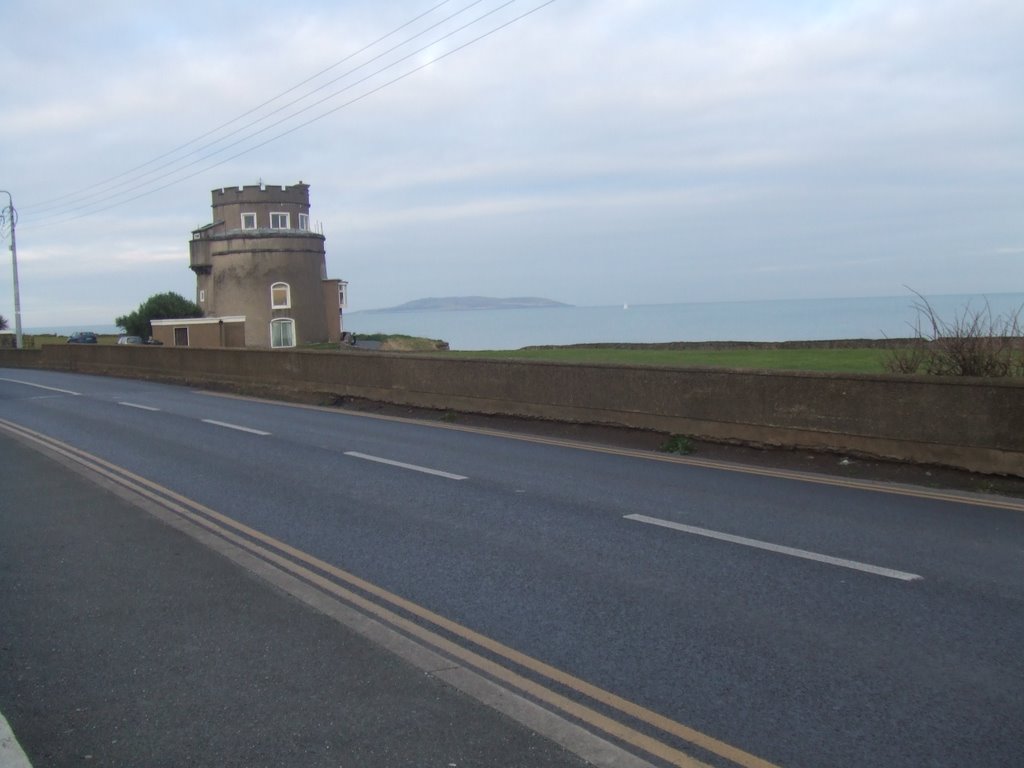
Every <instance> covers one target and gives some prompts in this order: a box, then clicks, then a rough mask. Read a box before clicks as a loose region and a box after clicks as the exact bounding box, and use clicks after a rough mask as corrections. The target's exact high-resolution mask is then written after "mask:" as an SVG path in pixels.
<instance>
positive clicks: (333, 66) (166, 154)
mask: <svg viewBox="0 0 1024 768" xmlns="http://www.w3.org/2000/svg"><path fill="white" fill-rule="evenodd" d="M449 2H451V0H441V2H439V3H437V4H436V5H434V6H432V7H430V8H428V9H427V10H426V11H424V12H423V13H421V14H419V15H418V16H414V17H413V18H411V19H409V21H406V22H405V23H404V24H400V25H399V26H397V27H395V28H394V29H392V30H391V31H390V32H388V33H387V34H385V35H382V36H381V37H378V38H377V39H376V40H374V41H373V42H372V43H367V44H366V45H364V46H363V47H362V48H360V49H359V50H357V51H354V52H353V53H350V54H349V55H347V56H345V57H343V58H341V59H339V60H338V61H336V62H334V63H333V64H331V65H330V66H327V67H325V68H323V69H321V70H320V71H319V72H317V73H316V74H313V75H310V76H309V77H307V78H306V79H305V80H302V81H300V82H298V83H296V84H295V85H293V86H291V87H290V88H287V89H286V90H284V91H281V92H280V93H278V94H277V95H275V96H272V97H270V98H269V99H267V100H266V101H264V102H263V103H262V104H257V105H256V106H255V107H252V108H251V109H249V110H247V111H245V112H243V113H241V114H240V115H237V116H235V117H233V118H231V119H230V120H228V121H227V122H224V123H221V124H220V125H218V126H217V127H215V128H211V129H210V130H208V131H206V132H205V133H202V134H200V135H198V136H196V137H195V138H193V139H190V140H189V141H187V142H185V143H184V144H180V145H179V146H177V147H175V148H174V149H171V150H169V151H167V152H164V153H163V154H161V155H157V156H156V157H154V158H152V159H151V160H147V161H146V162H144V163H141V164H140V165H137V166H135V167H134V168H129V169H128V170H127V171H123V172H122V173H119V174H117V175H116V176H111V177H109V178H107V179H104V180H102V181H100V182H98V183H97V184H90V185H89V186H88V187H83V188H81V189H79V190H76V191H74V192H68V193H65V194H63V195H59V196H57V197H52V198H49V199H46V200H42V201H40V202H38V203H31V204H29V205H25V206H22V207H23V208H24V209H25V210H30V209H36V208H42V209H44V210H49V209H50V208H52V207H54V206H52V205H51V204H52V203H56V202H57V201H60V200H66V199H67V198H69V197H76V196H80V195H81V194H82V193H85V192H95V191H96V188H97V187H100V188H102V187H105V186H108V185H109V184H110V183H111V182H114V181H117V180H118V179H120V178H123V177H124V176H128V175H129V174H132V173H135V172H136V171H139V170H142V169H143V168H146V167H148V166H150V165H152V164H153V163H156V162H159V161H160V160H163V159H164V158H166V157H170V156H171V155H174V154H177V153H178V152H180V151H182V150H183V149H187V148H188V147H190V146H192V145H193V144H195V143H196V142H199V141H202V140H203V139H205V138H207V137H209V136H212V135H213V134H215V133H217V132H218V131H220V130H223V129H224V128H227V127H228V126H230V125H234V124H235V123H237V122H238V121H239V120H242V119H243V118H246V117H248V116H249V115H251V114H254V113H255V112H258V111H259V110H261V109H263V108H264V107H266V106H268V105H270V104H273V103H274V102H275V101H277V100H278V99H281V98H283V97H284V96H287V95H288V94H289V93H292V92H293V91H297V90H298V89H299V88H301V87H302V86H304V85H306V84H307V83H310V82H312V81H313V80H316V79H317V78H318V77H320V76H321V75H324V74H327V73H328V72H330V71H331V70H333V69H336V68H337V67H340V66H341V65H342V64H344V63H345V62H346V61H350V60H351V59H353V58H355V57H356V56H358V55H359V54H361V53H365V52H366V51H368V50H370V49H371V48H373V47H374V46H376V45H378V44H379V43H382V42H383V41H385V40H387V39H388V38H389V37H393V36H394V35H396V34H398V33H399V32H401V31H402V30H403V29H405V28H406V27H409V26H411V25H413V24H415V23H416V22H417V21H420V20H421V19H423V18H425V17H426V16H429V15H430V14H431V13H433V12H434V11H436V10H437V9H438V8H440V7H441V6H443V5H447V4H448V3H449ZM479 2H481V0H476V2H474V3H472V4H471V5H470V6H467V8H471V7H472V6H473V5H476V4H477V3H479ZM464 10H466V9H465V8H464V9H463V11H464ZM461 12H462V11H460V12H459V13H461ZM455 15H458V14H455ZM449 18H451V17H449ZM56 207H62V206H56Z"/></svg>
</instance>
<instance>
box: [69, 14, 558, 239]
mask: <svg viewBox="0 0 1024 768" xmlns="http://www.w3.org/2000/svg"><path fill="white" fill-rule="evenodd" d="M512 2H515V0H508V2H506V3H505V4H504V5H502V6H499V7H498V8H495V9H493V10H492V11H489V12H488V13H486V14H483V15H482V16H480V17H478V18H477V19H475V20H474V21H472V22H469V23H468V24H465V25H463V26H462V27H460V28H458V29H456V30H453V31H452V32H449V33H447V34H446V35H444V36H442V37H441V38H438V39H437V40H435V41H433V42H431V43H430V44H428V45H426V46H424V47H422V48H420V49H417V50H416V51H414V52H412V53H410V54H408V55H406V56H404V57H402V58H401V59H398V60H397V61H395V62H392V63H391V64H388V65H387V66H385V67H382V68H381V69H379V70H377V71H375V72H374V73H372V74H370V75H367V76H366V77H364V78H362V79H361V80H359V81H357V82H356V83H353V84H351V85H349V86H346V87H345V88H343V89H341V90H340V91H337V92H335V93H333V94H331V95H329V96H327V97H325V98H323V99H321V100H319V101H317V102H315V103H314V104H311V105H308V106H306V107H304V108H302V109H300V110H297V111H296V112H294V113H292V114H290V115H289V116H288V117H286V118H282V119H281V120H279V121H277V122H276V123H273V124H272V125H270V126H267V127H265V128H262V129H260V130H258V131H255V132H253V133H251V134H249V135H247V136H245V137H243V138H242V139H239V140H238V141H236V142H233V143H232V144H230V145H227V146H226V147H222V148H221V149H219V150H217V151H216V152H213V153H210V154H209V155H206V156H204V157H201V158H199V159H197V160H194V161H192V162H191V163H188V164H186V165H185V166H183V167H182V168H179V169H178V170H176V171H171V172H169V173H167V174H164V175H163V176H160V177H158V178H156V179H152V180H150V181H149V182H146V183H143V184H139V185H137V186H136V187H134V188H131V189H128V190H125V191H123V192H121V193H118V194H115V195H111V196H108V197H107V198H104V199H103V200H99V201H96V202H94V203H92V204H90V205H88V206H85V207H87V208H93V210H88V211H84V212H82V213H79V214H77V215H74V216H70V217H69V218H66V219H63V220H59V221H57V222H55V224H64V223H68V222H70V221H75V220H77V219H81V218H85V217H87V216H90V215H93V214H96V213H100V212H103V211H107V210H110V209H111V208H115V207H118V206H120V205H124V204H126V203H129V202H132V201H134V200H138V199H140V198H142V197H146V196H148V195H150V194H154V193H156V192H159V191H162V190H164V189H167V188H169V187H171V186H174V185H175V184H179V183H181V182H183V181H186V180H188V179H191V178H194V177H196V176H198V175H200V174H202V173H205V172H206V171H208V170H212V169H213V168H216V167H218V166H221V165H223V164H225V163H227V162H230V161H231V160H235V159H237V158H239V157H242V156H244V155H246V154H248V153H250V152H253V151H255V150H257V149H260V148H262V147H264V146H266V145H268V144H270V143H272V142H274V141H276V140H278V139H280V138H283V137H284V136H287V135H289V134H291V133H294V132H295V131H298V130H300V129H302V128H305V127H307V126H309V125H311V124H313V123H315V122H317V121H319V120H322V119H324V118H325V117H327V116H329V115H331V114H334V113H335V112H338V111H340V110H341V109H344V108H346V107H349V106H351V105H353V104H355V103H357V102H359V101H362V100H363V99H365V98H367V97H369V96H371V95H373V94H375V93H378V92H379V91H381V90H383V89H384V88H387V87H389V86H391V85H394V84H395V83H397V82H399V81H401V80H404V79H406V78H407V77H409V76H411V75H413V74H415V73H416V72H419V71H421V70H423V69H425V68H427V67H429V66H431V65H433V64H435V63H437V62H439V61H441V60H443V59H446V58H448V57H449V56H452V55H454V54H455V53H458V52H460V51H462V50H464V49H465V48H468V47H469V46H471V45H473V44H475V43H477V42H479V41H480V40H483V39H484V38H487V37H490V36H491V35H493V34H495V33H497V32H499V31H501V30H502V29H505V28H507V27H509V26H511V25H512V24H515V23H516V22H518V21H520V20H522V19H524V18H526V17H528V16H531V15H533V14H534V13H537V12H538V11H540V10H542V9H543V8H545V7H547V6H549V5H551V4H553V3H554V2H555V0H547V1H546V2H544V3H541V4H540V5H538V6H536V7H534V8H532V9H530V10H529V11H526V12H524V13H522V14H520V15H518V16H516V17H514V18H512V19H510V20H508V21H506V22H504V23H502V24H499V25H497V26H495V27H493V28H492V29H490V30H488V31H486V32H484V33H483V34H481V35H478V36H477V37H474V38H472V39H471V40H468V41H467V42H465V43H463V44H461V45H459V46H457V47H455V48H453V49H452V50H450V51H447V52H446V53H443V54H441V55H439V56H436V57H434V58H432V59H430V60H429V61H426V62H424V63H423V64H420V65H418V66H416V67H414V68H412V69H410V70H408V71H407V72H405V73H403V74H401V75H399V76H397V77H395V78H393V79H391V80H388V81H386V82H384V83H382V84H380V85H377V86H375V87H373V88H371V89H370V90H368V91H366V92H364V93H362V94H360V95H359V96H356V97H355V98H353V99H350V100H349V101H347V102H345V103H343V104H340V105H338V106H336V107H333V108H332V109H329V110H327V111H325V112H323V113H321V114H319V115H317V116H316V117H313V118H311V119H309V120H306V121H305V122H302V123H300V124H298V125H295V126H293V127H291V128H289V129H287V130H285V131H282V132H281V133H278V134H275V135H274V136H271V137H270V138H268V139H266V140H264V141H261V142H260V143H258V144H255V145H253V146H251V147H248V148H246V149H244V150H242V151H240V152H238V153H236V154H233V155H231V156H229V157H227V158H224V159H221V160H219V161H217V162H215V163H212V164H209V165H206V166H204V167H203V168H200V169H199V170H197V171H194V172H192V173H189V174H186V175H184V176H180V177H179V178H176V179H173V180H171V181H169V182H167V183H166V184H162V185H160V186H157V187H154V188H152V189H148V190H145V191H141V192H139V194H137V195H133V196H131V197H127V198H125V199H122V200H117V201H116V202H111V203H110V205H106V206H102V207H100V208H95V205H97V204H99V203H101V202H106V201H108V200H114V199H116V198H118V197H123V196H124V195H126V194H128V193H129V192H133V191H136V190H139V189H143V188H145V187H146V186H148V185H149V184H152V183H155V182H157V181H160V180H162V179H165V178H167V177H169V176H173V175H174V174H176V173H179V172H180V171H183V170H185V169H186V168H189V167H191V166H194V165H196V164H198V163H201V162H202V161H203V160H208V159H210V158H212V157H214V156H216V155H218V154H220V153H222V152H224V151H226V150H227V149H230V148H231V147H234V146H238V145H239V144H242V143H244V142H245V141H247V140H249V139H252V138H254V137H256V136H258V135H260V134H262V133H265V132H266V131H268V130H270V129H272V128H274V127H277V126H279V125H281V124H283V123H285V122H288V121H289V120H290V119H292V118H294V117H296V116H298V115H300V114H302V113H304V112H307V111H309V110H310V109H312V108H314V107H316V106H319V105H321V104H323V103H325V102H326V101H329V100H331V99H333V98H336V97H337V96H339V95H340V94H342V93H345V92H347V91H349V90H351V89H352V88H353V87H355V86H357V85H359V84H361V83H365V82H366V81H367V80H370V79H372V78H373V77H375V76H377V75H379V74H381V73H382V72H385V71H386V70H388V69H391V68H392V67H394V66H396V65H397V64H400V63H401V62H403V61H407V60H408V59H409V58H412V57H413V56H416V55H417V54H419V53H422V52H423V51H425V50H427V49H429V48H430V47H432V46H433V45H436V44H437V43H438V42H440V41H441V40H444V39H446V38H448V37H451V36H452V35H454V34H457V33H458V32H460V31H463V30H465V29H466V28H468V27H469V26H472V25H473V24H475V23H477V22H478V21H480V20H481V19H483V18H486V17H487V16H489V15H491V14H493V13H494V12H496V11H498V10H501V9H502V8H504V7H506V6H507V5H509V4H511V3H512ZM300 101H301V99H300ZM258 122H261V121H254V122H253V123H251V124H250V125H254V124H256V123H258Z"/></svg>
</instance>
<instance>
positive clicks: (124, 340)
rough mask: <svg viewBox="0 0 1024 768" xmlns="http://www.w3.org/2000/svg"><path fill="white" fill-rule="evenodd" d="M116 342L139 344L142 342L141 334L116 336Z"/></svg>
mask: <svg viewBox="0 0 1024 768" xmlns="http://www.w3.org/2000/svg"><path fill="white" fill-rule="evenodd" d="M117 343H118V344H141V343H142V337H141V336H118V337H117Z"/></svg>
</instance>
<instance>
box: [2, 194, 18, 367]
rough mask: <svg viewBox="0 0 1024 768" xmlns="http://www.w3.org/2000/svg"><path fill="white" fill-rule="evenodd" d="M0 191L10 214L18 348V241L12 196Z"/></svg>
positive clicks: (15, 330)
mask: <svg viewBox="0 0 1024 768" xmlns="http://www.w3.org/2000/svg"><path fill="white" fill-rule="evenodd" d="M0 192H2V193H3V194H5V195H7V210H8V211H9V212H10V215H11V268H12V269H13V270H14V343H15V346H16V347H17V348H18V349H21V348H22V342H21V293H20V291H19V290H18V242H17V240H16V239H15V237H14V223H15V222H14V198H13V197H11V193H10V192H8V191H7V190H6V189H0Z"/></svg>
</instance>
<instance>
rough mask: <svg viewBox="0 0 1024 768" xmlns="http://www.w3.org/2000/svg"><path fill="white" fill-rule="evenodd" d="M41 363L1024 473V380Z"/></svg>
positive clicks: (118, 359)
mask: <svg viewBox="0 0 1024 768" xmlns="http://www.w3.org/2000/svg"><path fill="white" fill-rule="evenodd" d="M18 366H24V367H40V368H48V369H53V370H67V371H79V372H84V373H94V374H102V375H112V376H126V377H138V378H147V379H156V380H162V381H174V382H180V383H185V384H189V385H193V386H208V387H219V388H225V387H226V388H231V389H234V390H238V391H245V392H252V393H255V394H272V395H285V396H289V397H302V398H304V399H307V400H308V399H322V400H323V401H325V402H327V401H330V400H331V399H334V398H338V397H346V396H348V397H358V398H366V399H370V400H377V401H381V402H387V403H396V404H402V405H410V406H417V407H428V408H439V409H448V410H456V411H468V412H475V413H488V414H504V415H512V416H526V417H534V418H541V419H551V420H556V421H566V422H582V423H595V424H615V425H621V426H626V427H636V428H641V429H650V430H656V431H660V432H665V433H675V434H685V435H690V436H693V437H698V438H705V439H713V440H722V441H736V442H744V443H751V444H766V445H777V446H788V447H794V448H795V447H800V448H807V449H819V450H832V451H842V452H850V453H858V454H863V455H870V456H877V457H884V458H890V459H896V460H901V461H912V462H921V463H929V464H940V465H945V466H952V467H958V468H961V469H968V470H972V471H978V472H987V473H995V474H1010V475H1019V476H1024V382H1022V381H1020V380H1010V379H1005V380H1001V379H997V380H987V379H960V378H955V379H954V378H938V377H923V376H891V375H857V374H816V373H785V372H763V371H732V370H724V369H696V368H657V367H628V366H616V365H566V364H558V363H546V362H514V361H502V360H468V359H454V358H444V357H435V356H429V355H408V354H387V353H360V352H348V353H338V352H321V353H317V352H308V351H269V350H242V349H239V350H234V349H184V348H166V347H164V348H160V347H133V346H120V347H115V346H102V345H101V346H95V347H94V346H92V345H63V346H61V345H53V346H46V347H43V348H42V349H41V350H0V367H18Z"/></svg>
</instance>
